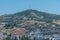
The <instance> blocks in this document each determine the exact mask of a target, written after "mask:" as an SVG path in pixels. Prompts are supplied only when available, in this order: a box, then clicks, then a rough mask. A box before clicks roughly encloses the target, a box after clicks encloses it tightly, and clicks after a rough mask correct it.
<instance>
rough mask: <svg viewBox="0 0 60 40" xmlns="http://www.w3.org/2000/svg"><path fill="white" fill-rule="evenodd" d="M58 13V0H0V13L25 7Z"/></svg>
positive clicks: (59, 0) (59, 9)
mask: <svg viewBox="0 0 60 40" xmlns="http://www.w3.org/2000/svg"><path fill="white" fill-rule="evenodd" d="M29 8H31V9H35V10H39V11H43V12H49V13H54V14H60V0H0V15H2V14H12V13H16V12H19V11H23V10H26V9H29Z"/></svg>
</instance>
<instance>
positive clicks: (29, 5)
mask: <svg viewBox="0 0 60 40" xmlns="http://www.w3.org/2000/svg"><path fill="white" fill-rule="evenodd" d="M28 9H31V1H29V3H28Z"/></svg>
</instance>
